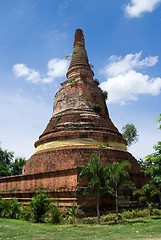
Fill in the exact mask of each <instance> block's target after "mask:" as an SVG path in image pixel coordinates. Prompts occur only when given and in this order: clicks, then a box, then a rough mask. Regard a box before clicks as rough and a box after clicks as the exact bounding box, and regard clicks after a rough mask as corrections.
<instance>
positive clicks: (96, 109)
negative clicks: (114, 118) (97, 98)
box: [92, 103, 102, 112]
mask: <svg viewBox="0 0 161 240" xmlns="http://www.w3.org/2000/svg"><path fill="white" fill-rule="evenodd" d="M92 109H93V110H94V111H95V112H101V110H102V106H100V105H99V104H96V103H93V104H92Z"/></svg>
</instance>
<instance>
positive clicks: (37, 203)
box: [30, 190, 52, 222]
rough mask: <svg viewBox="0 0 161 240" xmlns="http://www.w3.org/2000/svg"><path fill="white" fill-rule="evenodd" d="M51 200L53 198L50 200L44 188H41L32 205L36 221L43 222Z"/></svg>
mask: <svg viewBox="0 0 161 240" xmlns="http://www.w3.org/2000/svg"><path fill="white" fill-rule="evenodd" d="M51 201H52V200H50V199H49V198H48V196H47V195H46V193H45V192H43V191H42V190H39V192H38V194H37V195H36V196H35V197H33V198H32V200H31V203H30V206H31V207H32V208H33V220H34V222H43V219H44V216H45V213H46V212H47V211H48V210H49V205H50V203H51Z"/></svg>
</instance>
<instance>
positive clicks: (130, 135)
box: [121, 123, 139, 147]
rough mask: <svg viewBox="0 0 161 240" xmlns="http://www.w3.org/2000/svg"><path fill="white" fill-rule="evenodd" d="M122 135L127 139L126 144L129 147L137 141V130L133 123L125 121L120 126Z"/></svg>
mask: <svg viewBox="0 0 161 240" xmlns="http://www.w3.org/2000/svg"><path fill="white" fill-rule="evenodd" d="M121 132H122V136H123V138H124V139H125V140H126V141H127V146H128V147H130V146H131V145H132V144H133V143H136V142H138V136H139V135H138V131H137V129H136V127H135V126H134V124H132V123H127V124H126V125H125V126H123V127H122V130H121Z"/></svg>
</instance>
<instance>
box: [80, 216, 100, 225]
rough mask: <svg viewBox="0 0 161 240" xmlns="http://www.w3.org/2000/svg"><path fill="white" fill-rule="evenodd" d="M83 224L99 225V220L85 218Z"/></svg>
mask: <svg viewBox="0 0 161 240" xmlns="http://www.w3.org/2000/svg"><path fill="white" fill-rule="evenodd" d="M82 223H84V224H96V223H97V218H95V217H87V218H83V219H82Z"/></svg>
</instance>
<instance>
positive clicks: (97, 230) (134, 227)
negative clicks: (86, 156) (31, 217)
mask: <svg viewBox="0 0 161 240" xmlns="http://www.w3.org/2000/svg"><path fill="white" fill-rule="evenodd" d="M0 226H1V227H0V237H1V239H18V240H24V239H25V240H30V239H32V240H36V239H46V240H51V239H57V240H62V239H66V240H67V239H70V240H74V239H80V240H84V239H89V240H90V239H92V240H101V239H105V240H111V239H113V240H118V239H120V240H125V239H129V240H131V239H146V238H147V239H160V238H161V227H160V226H161V218H152V219H151V220H149V219H148V218H139V219H138V218H135V219H130V220H122V221H121V223H120V224H119V225H115V224H111V223H109V224H108V223H106V224H101V225H90V224H86V225H85V224H79V225H75V226H74V227H73V225H69V224H68V225H66V224H65V225H56V226H55V225H51V224H43V223H41V224H40V223H31V222H26V221H21V220H13V219H12V220H9V219H0Z"/></svg>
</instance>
